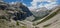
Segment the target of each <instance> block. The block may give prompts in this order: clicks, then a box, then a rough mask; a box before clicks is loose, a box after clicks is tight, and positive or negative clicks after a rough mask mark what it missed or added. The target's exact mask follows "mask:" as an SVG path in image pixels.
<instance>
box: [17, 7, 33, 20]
mask: <svg viewBox="0 0 60 28" xmlns="http://www.w3.org/2000/svg"><path fill="white" fill-rule="evenodd" d="M20 9H21V10H22V11H23V12H25V13H21V14H20V13H17V16H18V20H25V19H26V18H27V17H29V16H32V15H33V14H32V13H31V12H30V10H29V9H28V8H27V7H25V6H20Z"/></svg>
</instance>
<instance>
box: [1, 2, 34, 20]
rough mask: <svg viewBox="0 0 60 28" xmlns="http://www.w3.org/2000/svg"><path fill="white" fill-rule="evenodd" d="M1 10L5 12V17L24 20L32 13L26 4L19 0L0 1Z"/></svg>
mask: <svg viewBox="0 0 60 28" xmlns="http://www.w3.org/2000/svg"><path fill="white" fill-rule="evenodd" d="M1 10H2V11H3V12H5V13H6V14H7V16H6V15H5V16H6V17H7V19H10V18H11V19H14V20H25V19H26V18H27V17H29V16H32V15H33V14H32V13H31V12H30V10H29V9H28V8H27V7H26V6H24V5H23V4H22V3H19V2H16V3H15V4H8V3H4V2H0V11H1ZM1 13H2V12H1ZM1 13H0V14H1ZM5 13H4V14H5ZM2 14H3V13H2Z"/></svg>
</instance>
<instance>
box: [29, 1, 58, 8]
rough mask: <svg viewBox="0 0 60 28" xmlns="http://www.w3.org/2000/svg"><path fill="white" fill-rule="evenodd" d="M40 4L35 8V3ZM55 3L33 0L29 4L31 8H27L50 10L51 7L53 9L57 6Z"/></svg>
mask: <svg viewBox="0 0 60 28" xmlns="http://www.w3.org/2000/svg"><path fill="white" fill-rule="evenodd" d="M38 2H39V3H40V4H39V5H38V6H37V3H38ZM41 2H48V4H44V5H43V4H42V3H41ZM56 3H57V2H56V0H33V1H32V2H31V5H32V6H30V7H29V8H30V9H36V8H40V7H46V8H48V9H49V8H52V7H54V6H57V4H56Z"/></svg>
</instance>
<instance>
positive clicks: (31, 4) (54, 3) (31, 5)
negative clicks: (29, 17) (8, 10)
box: [4, 0, 60, 9]
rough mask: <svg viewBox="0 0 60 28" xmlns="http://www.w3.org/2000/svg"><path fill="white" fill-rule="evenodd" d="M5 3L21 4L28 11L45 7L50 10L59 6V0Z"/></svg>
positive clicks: (20, 0)
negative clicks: (27, 8) (28, 9)
mask: <svg viewBox="0 0 60 28" xmlns="http://www.w3.org/2000/svg"><path fill="white" fill-rule="evenodd" d="M4 1H5V2H8V3H9V2H16V1H18V2H22V3H24V4H25V5H26V6H27V7H29V8H30V9H32V8H33V9H34V8H40V7H46V8H52V7H54V6H57V5H58V4H60V0H4Z"/></svg>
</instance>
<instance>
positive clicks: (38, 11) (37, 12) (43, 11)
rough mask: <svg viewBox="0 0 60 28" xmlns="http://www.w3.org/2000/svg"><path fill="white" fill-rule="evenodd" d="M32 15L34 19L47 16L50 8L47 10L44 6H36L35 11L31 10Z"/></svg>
mask: <svg viewBox="0 0 60 28" xmlns="http://www.w3.org/2000/svg"><path fill="white" fill-rule="evenodd" d="M31 12H32V13H33V15H34V16H35V17H36V18H35V19H34V20H37V19H41V18H43V17H45V16H47V15H48V14H49V13H50V10H48V9H47V8H45V7H42V8H38V9H36V10H35V11H31Z"/></svg>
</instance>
